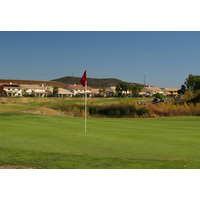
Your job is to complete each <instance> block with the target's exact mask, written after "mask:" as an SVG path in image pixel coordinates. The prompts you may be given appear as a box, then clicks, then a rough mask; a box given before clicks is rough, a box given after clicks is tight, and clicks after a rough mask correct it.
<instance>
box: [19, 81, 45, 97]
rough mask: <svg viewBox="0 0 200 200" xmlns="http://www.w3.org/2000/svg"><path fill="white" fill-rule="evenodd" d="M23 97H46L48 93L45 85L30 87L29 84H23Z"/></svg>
mask: <svg viewBox="0 0 200 200" xmlns="http://www.w3.org/2000/svg"><path fill="white" fill-rule="evenodd" d="M20 86H21V88H22V92H23V95H25V94H27V95H33V96H36V97H46V96H47V92H46V91H45V87H44V84H41V85H28V84H21V85H20Z"/></svg>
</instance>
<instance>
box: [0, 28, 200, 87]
mask: <svg viewBox="0 0 200 200" xmlns="http://www.w3.org/2000/svg"><path fill="white" fill-rule="evenodd" d="M199 68H200V32H134V31H132V32H123V31H122V32H0V69H1V73H0V79H31V80H51V79H55V78H60V77H64V76H71V75H72V73H73V75H74V76H82V74H83V72H84V70H85V69H86V70H87V73H88V77H92V78H118V79H121V80H123V81H128V82H136V83H143V82H144V75H145V76H146V84H149V85H154V86H159V87H164V86H166V87H180V86H181V85H182V84H183V82H184V81H185V79H186V78H187V77H188V75H189V74H199Z"/></svg>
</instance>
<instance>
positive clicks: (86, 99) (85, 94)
mask: <svg viewBox="0 0 200 200" xmlns="http://www.w3.org/2000/svg"><path fill="white" fill-rule="evenodd" d="M86 119H87V81H85V133H86Z"/></svg>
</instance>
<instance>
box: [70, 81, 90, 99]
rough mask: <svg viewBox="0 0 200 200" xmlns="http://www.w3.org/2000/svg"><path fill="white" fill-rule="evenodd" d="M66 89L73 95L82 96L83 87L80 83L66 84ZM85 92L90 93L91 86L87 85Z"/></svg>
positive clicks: (83, 92)
mask: <svg viewBox="0 0 200 200" xmlns="http://www.w3.org/2000/svg"><path fill="white" fill-rule="evenodd" d="M66 89H67V90H69V91H70V92H72V93H73V96H81V97H83V96H84V95H85V87H83V86H82V85H76V84H74V85H68V86H67V87H66ZM87 94H88V96H91V95H92V88H91V87H88V86H87Z"/></svg>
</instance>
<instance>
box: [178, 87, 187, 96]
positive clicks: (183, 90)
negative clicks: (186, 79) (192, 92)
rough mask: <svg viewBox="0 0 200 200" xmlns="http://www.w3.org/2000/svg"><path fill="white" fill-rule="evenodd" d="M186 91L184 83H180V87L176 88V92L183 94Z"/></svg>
mask: <svg viewBox="0 0 200 200" xmlns="http://www.w3.org/2000/svg"><path fill="white" fill-rule="evenodd" d="M185 91H186V86H185V85H181V89H180V90H178V94H184V93H185Z"/></svg>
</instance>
